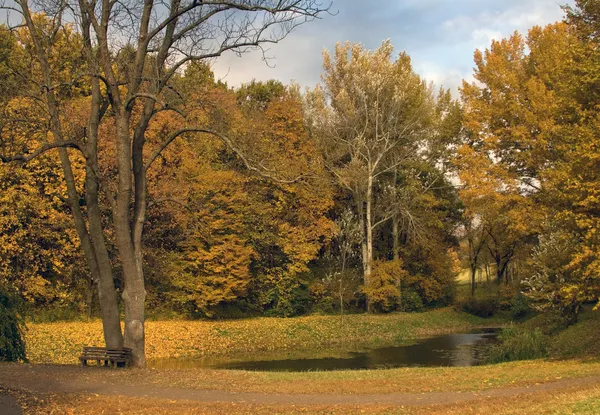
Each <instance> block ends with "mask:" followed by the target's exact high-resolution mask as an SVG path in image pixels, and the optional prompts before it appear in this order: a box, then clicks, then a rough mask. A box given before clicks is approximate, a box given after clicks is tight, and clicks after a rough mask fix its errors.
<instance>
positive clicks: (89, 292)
mask: <svg viewBox="0 0 600 415" xmlns="http://www.w3.org/2000/svg"><path fill="white" fill-rule="evenodd" d="M93 306H94V280H93V279H92V278H91V276H90V278H88V280H87V287H86V290H85V308H86V315H87V318H88V319H91V318H92V310H93Z"/></svg>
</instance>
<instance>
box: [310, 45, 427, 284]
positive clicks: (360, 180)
mask: <svg viewBox="0 0 600 415" xmlns="http://www.w3.org/2000/svg"><path fill="white" fill-rule="evenodd" d="M323 67H324V75H323V84H322V85H319V86H317V88H316V89H315V90H314V91H313V92H312V94H311V96H310V97H309V101H310V104H311V114H312V117H313V118H312V120H313V122H314V126H315V131H316V132H315V136H316V137H318V138H319V140H320V148H321V151H322V153H323V154H324V158H325V162H326V166H327V169H328V170H329V172H330V173H331V174H332V175H333V177H334V179H335V182H336V183H337V184H338V185H339V186H340V187H343V188H345V189H346V190H347V191H349V192H350V193H351V195H352V198H353V201H354V204H355V206H354V208H355V210H356V212H357V216H358V221H359V227H360V229H361V230H362V233H363V238H362V242H361V245H362V247H361V254H362V255H361V256H362V264H363V278H364V283H365V285H368V284H369V281H370V279H369V278H370V275H371V266H372V262H373V241H374V237H373V233H374V231H375V230H376V229H377V228H378V227H379V226H381V225H382V224H383V223H385V222H386V221H387V220H389V219H390V218H391V216H393V215H392V214H390V215H389V216H388V215H385V214H384V215H382V216H378V215H377V209H376V198H375V191H376V188H377V186H378V184H379V183H380V182H381V179H382V176H383V175H385V174H386V173H389V172H391V171H393V170H394V169H395V167H396V166H398V165H399V164H400V163H401V162H403V161H405V160H406V159H408V158H413V157H418V153H419V142H420V140H422V139H423V134H424V133H425V131H427V129H428V127H429V120H430V115H431V113H432V111H433V95H432V94H431V90H430V89H429V87H428V86H427V85H426V84H425V82H424V81H423V80H421V79H420V77H419V76H418V75H416V74H415V73H414V71H413V69H412V66H411V63H410V58H409V57H408V55H406V54H404V53H402V54H400V55H399V56H398V58H397V59H395V60H394V59H393V47H392V45H391V43H390V42H389V41H386V42H384V43H383V44H382V46H381V47H380V48H378V49H377V50H375V51H368V50H366V49H364V48H363V47H362V46H361V45H357V44H356V45H352V44H350V43H344V44H338V45H337V46H336V49H335V54H334V56H333V57H332V56H331V55H330V54H329V53H328V52H325V53H324V55H323Z"/></svg>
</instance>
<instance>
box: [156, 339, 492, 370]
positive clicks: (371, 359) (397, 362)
mask: <svg viewBox="0 0 600 415" xmlns="http://www.w3.org/2000/svg"><path fill="white" fill-rule="evenodd" d="M498 333H499V329H483V330H478V331H475V332H471V333H454V334H446V335H442V336H436V337H430V338H426V339H421V340H418V341H416V342H414V343H411V344H405V345H398V346H388V347H377V348H369V349H362V350H360V349H356V348H352V347H350V348H346V349H345V350H343V348H342V347H340V346H336V350H335V351H330V350H321V349H320V350H319V351H317V352H311V351H308V352H300V353H293V354H291V353H290V354H282V353H277V354H275V353H268V354H264V353H255V354H252V355H245V356H232V357H228V358H202V359H165V360H157V361H153V362H150V366H151V367H154V368H161V369H166V368H192V367H203V368H209V369H234V370H257V371H280V372H305V371H316V370H357V369H382V368H395V367H410V366H422V367H435V366H476V365H479V364H482V363H483V362H484V359H485V356H486V353H487V351H488V350H489V347H490V345H492V344H494V343H497V337H498Z"/></svg>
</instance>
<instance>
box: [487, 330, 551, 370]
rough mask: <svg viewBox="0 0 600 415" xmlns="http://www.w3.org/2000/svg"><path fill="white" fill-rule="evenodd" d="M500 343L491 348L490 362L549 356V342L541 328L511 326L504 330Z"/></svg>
mask: <svg viewBox="0 0 600 415" xmlns="http://www.w3.org/2000/svg"><path fill="white" fill-rule="evenodd" d="M499 340H500V343H499V344H498V345H495V346H493V347H492V348H491V349H490V352H489V356H488V359H487V360H488V362H489V363H501V362H512V361H515V360H529V359H539V358H543V357H547V356H548V342H547V338H546V337H545V336H544V334H543V333H542V331H541V330H540V329H537V328H536V329H534V330H524V329H517V328H515V327H509V328H506V329H504V330H502V334H500V336H499Z"/></svg>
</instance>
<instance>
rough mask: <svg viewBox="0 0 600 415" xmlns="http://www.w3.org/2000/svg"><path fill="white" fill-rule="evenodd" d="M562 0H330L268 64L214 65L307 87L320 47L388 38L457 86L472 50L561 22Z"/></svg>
mask: <svg viewBox="0 0 600 415" xmlns="http://www.w3.org/2000/svg"><path fill="white" fill-rule="evenodd" d="M561 4H570V5H572V4H573V0H398V1H388V0H370V1H369V0H366V1H365V0H334V2H333V7H332V9H333V10H334V11H337V12H338V13H337V15H335V16H324V17H323V18H322V19H321V20H318V21H314V22H311V23H308V24H306V25H303V26H300V27H299V28H298V29H296V31H295V32H294V33H292V34H291V35H290V36H289V37H288V38H286V39H285V40H284V41H283V42H282V43H280V44H278V45H274V46H272V47H271V49H270V51H269V55H271V56H274V57H275V59H274V60H273V61H272V62H271V66H273V65H274V66H275V67H274V68H270V67H268V66H267V65H265V63H264V62H263V61H262V59H261V55H260V54H258V53H252V54H249V55H244V56H243V57H242V58H238V57H236V56H234V55H232V54H231V55H226V56H223V57H221V58H219V59H218V60H217V61H215V62H214V64H213V68H214V70H215V74H216V75H217V77H219V78H222V79H223V80H224V81H226V82H227V83H228V84H229V85H231V86H237V85H239V84H240V83H243V82H248V81H250V80H252V79H253V78H255V79H258V80H267V79H278V80H280V81H282V82H285V83H288V82H290V81H292V80H293V81H295V82H297V83H299V84H300V85H302V86H309V87H312V86H314V85H315V84H316V83H317V82H318V81H319V77H320V74H321V60H322V55H321V52H322V50H323V49H330V50H331V49H333V47H334V46H335V43H336V42H338V41H345V40H349V41H352V42H360V43H362V44H363V45H365V46H366V47H367V48H369V49H374V48H376V47H378V46H379V45H380V44H381V42H382V41H383V40H385V39H388V38H389V39H391V40H392V43H393V44H394V46H395V47H396V49H397V51H401V50H405V51H406V52H408V54H409V55H410V56H411V57H412V59H413V64H414V67H415V70H416V71H417V72H418V73H419V74H420V75H421V76H423V77H424V78H426V79H427V80H429V81H433V82H434V83H435V84H436V85H437V86H439V85H442V84H443V85H444V86H445V87H449V88H453V90H456V87H457V86H458V85H459V84H460V82H461V80H462V79H470V78H471V73H472V68H473V52H474V51H475V49H477V48H479V49H484V48H486V47H489V45H490V43H491V40H492V39H501V38H503V37H507V36H510V35H511V34H512V33H513V32H514V31H515V30H517V31H519V32H523V33H525V32H526V31H527V29H528V28H530V27H532V26H534V25H545V24H548V23H552V22H555V21H557V20H561V19H562V17H563V11H562V10H561V8H560V5H561ZM365 5H368V6H365Z"/></svg>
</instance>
